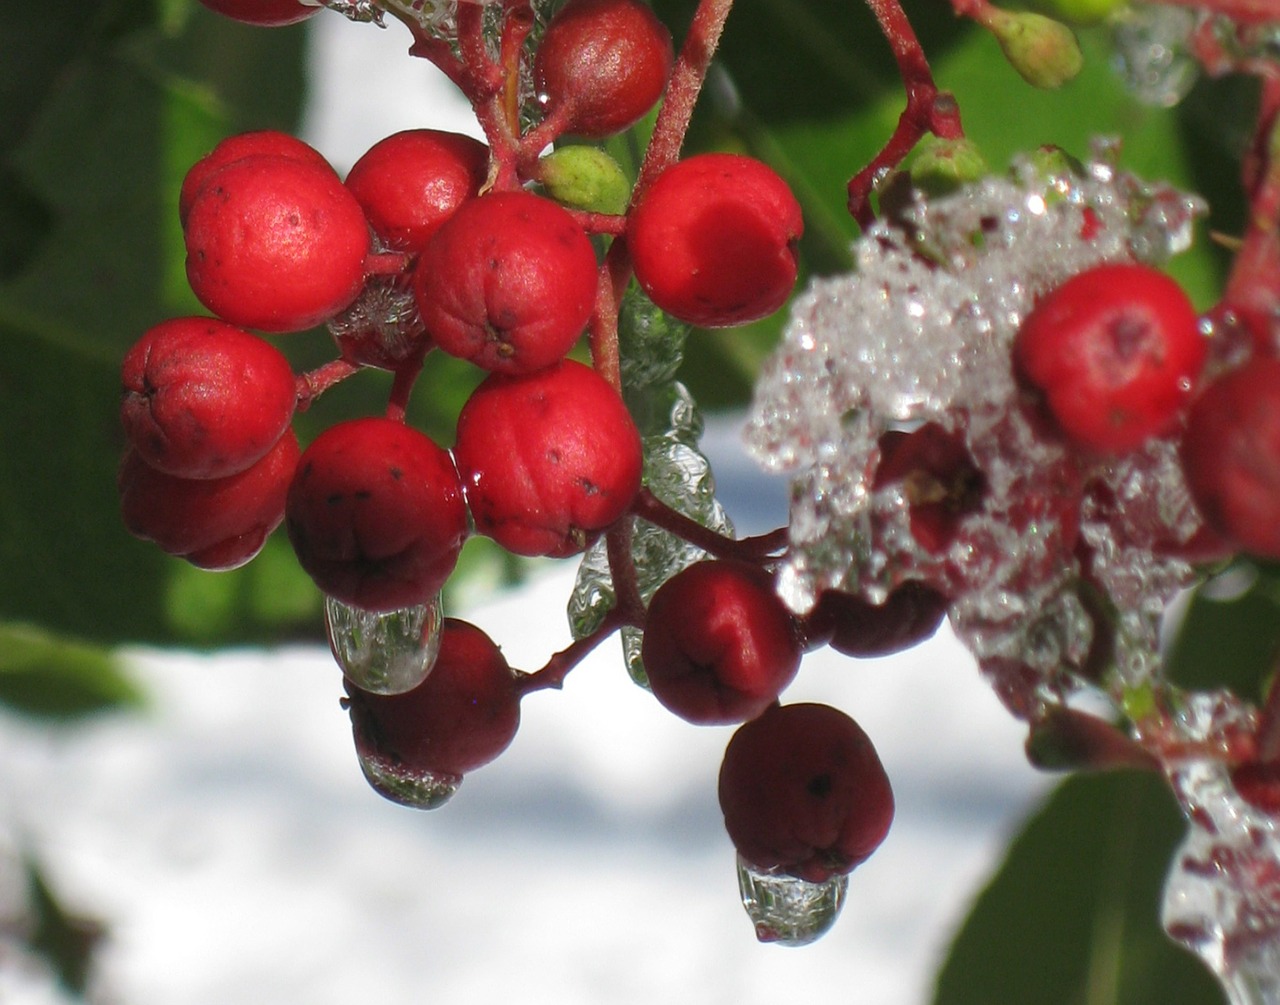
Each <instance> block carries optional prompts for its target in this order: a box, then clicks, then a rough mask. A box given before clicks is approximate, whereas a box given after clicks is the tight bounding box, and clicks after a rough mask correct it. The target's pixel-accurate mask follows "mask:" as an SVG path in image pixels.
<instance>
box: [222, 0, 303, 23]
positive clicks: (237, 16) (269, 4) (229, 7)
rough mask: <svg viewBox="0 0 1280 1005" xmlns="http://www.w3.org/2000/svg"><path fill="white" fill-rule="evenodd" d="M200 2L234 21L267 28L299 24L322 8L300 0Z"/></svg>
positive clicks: (223, 0)
mask: <svg viewBox="0 0 1280 1005" xmlns="http://www.w3.org/2000/svg"><path fill="white" fill-rule="evenodd" d="M200 2H201V3H202V4H204V5H205V6H206V7H208V8H209V9H210V10H211V11H214V12H216V13H218V14H222V15H223V16H224V17H229V18H231V19H232V20H233V21H242V22H244V23H245V24H256V25H258V26H260V27H266V28H278V27H281V26H283V25H286V24H297V23H298V22H299V21H305V20H306V19H307V18H309V17H311V15H313V14H318V13H319V12H320V10H321V8H320V7H318V6H312V5H309V4H301V3H299V2H298V0H200Z"/></svg>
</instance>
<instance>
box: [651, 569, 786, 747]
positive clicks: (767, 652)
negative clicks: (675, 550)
mask: <svg viewBox="0 0 1280 1005" xmlns="http://www.w3.org/2000/svg"><path fill="white" fill-rule="evenodd" d="M641 659H642V661H643V663H644V670H645V674H646V675H647V676H648V678H649V686H650V688H651V689H652V690H653V695H654V697H655V698H657V699H658V701H659V702H661V703H662V705H663V706H664V707H665V708H667V709H668V710H670V711H672V712H674V713H675V714H676V715H678V716H680V717H681V718H682V719H685V720H687V721H688V722H693V723H697V724H700V725H724V724H727V723H735V722H745V721H746V720H747V719H753V718H755V717H756V716H757V715H759V714H760V713H761V712H763V711H764V710H765V709H766V708H768V707H769V706H770V705H771V704H773V702H775V701H776V700H777V698H778V695H779V694H781V693H782V690H783V689H784V688H785V687H786V686H787V685H788V684H790V683H791V681H792V680H793V679H794V677H795V675H796V671H797V670H799V668H800V638H799V634H798V631H797V627H796V623H795V619H794V618H793V617H792V616H791V613H790V612H789V611H788V610H787V608H786V607H785V605H784V604H783V603H782V601H781V600H780V599H779V598H778V595H777V594H776V593H775V592H774V589H773V578H772V577H771V576H770V575H769V573H767V572H765V571H764V570H763V569H761V568H760V567H759V566H757V565H750V564H747V563H745V562H733V561H723V560H707V561H702V562H696V563H694V564H693V565H691V566H689V567H688V568H686V569H683V570H681V571H680V572H677V573H676V574H675V575H674V576H672V577H671V578H670V579H668V580H667V581H666V582H665V583H663V584H662V586H660V587H659V588H658V590H657V592H656V593H654V595H653V599H652V600H651V601H650V603H649V612H648V615H647V617H646V618H645V629H644V641H643V643H642V646H641Z"/></svg>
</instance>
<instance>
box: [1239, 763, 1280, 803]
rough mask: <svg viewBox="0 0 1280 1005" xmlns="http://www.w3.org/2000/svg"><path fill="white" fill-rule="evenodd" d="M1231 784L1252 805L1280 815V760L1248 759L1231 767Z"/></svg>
mask: <svg viewBox="0 0 1280 1005" xmlns="http://www.w3.org/2000/svg"><path fill="white" fill-rule="evenodd" d="M1231 784H1232V785H1234V786H1235V789H1236V792H1238V793H1239V794H1240V798H1241V799H1243V800H1244V801H1245V802H1247V803H1248V804H1249V805H1250V806H1253V807H1255V808H1257V809H1260V810H1262V812H1264V813H1269V814H1271V815H1272V816H1280V762H1276V761H1246V762H1245V763H1244V764H1239V765H1237V766H1236V767H1234V768H1232V769H1231Z"/></svg>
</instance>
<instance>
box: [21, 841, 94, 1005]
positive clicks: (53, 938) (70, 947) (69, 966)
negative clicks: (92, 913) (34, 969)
mask: <svg viewBox="0 0 1280 1005" xmlns="http://www.w3.org/2000/svg"><path fill="white" fill-rule="evenodd" d="M24 865H25V871H26V877H27V899H28V905H29V907H28V910H29V914H30V918H29V919H28V924H29V925H30V929H29V935H28V936H27V944H28V945H29V946H30V948H31V949H32V951H33V952H35V953H37V954H38V955H40V956H41V957H43V958H44V960H45V961H46V962H47V963H48V965H49V967H50V969H52V971H53V973H54V974H55V975H56V977H57V979H58V983H59V984H61V985H62V987H63V988H65V989H66V990H67V991H69V992H71V993H72V994H74V995H76V996H77V997H83V996H84V994H85V992H86V991H87V990H88V985H89V977H90V973H91V970H92V967H93V963H94V954H95V953H96V952H97V949H98V947H99V946H100V945H101V944H102V940H103V938H104V937H105V936H106V934H107V928H106V926H105V925H104V924H103V923H102V922H100V921H99V920H98V919H96V918H89V917H85V916H84V915H79V914H73V913H72V912H71V911H70V910H68V909H67V908H66V907H65V906H64V905H63V904H62V903H61V901H60V900H59V899H58V897H57V896H56V895H55V893H54V890H53V888H52V887H51V886H50V885H49V882H48V880H47V879H46V878H45V875H44V871H43V870H42V869H41V868H40V866H39V865H38V864H37V863H36V862H35V861H34V860H33V859H32V858H30V857H28V858H27V859H26V861H25V863H24Z"/></svg>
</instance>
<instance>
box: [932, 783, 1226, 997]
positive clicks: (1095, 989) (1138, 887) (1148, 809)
mask: <svg viewBox="0 0 1280 1005" xmlns="http://www.w3.org/2000/svg"><path fill="white" fill-rule="evenodd" d="M1182 833H1183V821H1182V818H1181V816H1180V815H1179V814H1178V811H1177V809H1176V807H1175V805H1174V803H1173V799H1172V797H1171V796H1170V794H1169V791H1168V788H1167V786H1166V785H1165V784H1164V782H1163V780H1162V779H1161V778H1160V777H1159V776H1157V775H1146V774H1132V773H1121V772H1115V773H1110V774H1099V775H1078V776H1075V777H1073V778H1071V779H1069V780H1068V781H1066V782H1064V783H1063V784H1062V785H1061V786H1059V788H1058V789H1057V790H1056V791H1055V792H1054V793H1053V795H1052V796H1051V797H1050V798H1049V800H1048V801H1047V802H1046V803H1045V805H1044V806H1043V807H1042V808H1041V809H1040V810H1039V811H1038V812H1037V813H1036V814H1035V815H1034V816H1033V817H1032V818H1031V819H1030V821H1029V822H1028V823H1027V825H1026V827H1025V828H1024V830H1023V831H1022V833H1021V834H1019V835H1018V837H1017V838H1016V839H1015V840H1014V842H1013V844H1012V845H1011V847H1010V848H1009V852H1008V856H1007V857H1006V859H1005V861H1004V863H1003V864H1002V866H1001V867H1000V870H999V872H998V873H997V874H996V875H995V877H994V878H993V879H992V881H991V883H990V885H989V886H988V887H987V888H986V889H985V890H984V891H983V892H982V894H981V896H980V897H979V898H978V901H977V903H976V904H975V905H974V907H973V910H972V912H971V913H970V915H969V917H968V919H967V920H966V922H965V924H964V927H963V928H962V929H961V931H960V933H959V934H958V935H957V936H956V939H955V941H954V942H953V943H952V946H951V949H950V952H949V954H948V956H947V959H946V962H945V963H944V965H943V967H942V970H941V972H940V974H939V976H938V983H937V988H936V993H935V997H934V999H933V1001H934V1005H1030V1003H1035V1005H1169V1003H1171V1002H1177V1003H1178V1005H1210V1003H1214V1005H1221V1003H1222V1002H1223V995H1222V992H1221V990H1220V989H1219V987H1218V985H1217V983H1216V981H1214V980H1213V978H1212V977H1211V976H1210V974H1209V971H1208V970H1207V969H1205V968H1204V967H1203V966H1202V965H1201V963H1200V962H1199V960H1197V959H1196V958H1195V957H1193V956H1192V955H1191V954H1190V953H1188V952H1186V951H1185V950H1183V949H1182V948H1181V947H1179V946H1177V945H1175V944H1174V943H1173V942H1172V941H1170V940H1169V939H1168V938H1167V937H1166V936H1165V935H1164V933H1163V932H1162V931H1161V929H1160V926H1159V922H1158V918H1159V913H1160V897H1161V889H1162V886H1163V882H1164V875H1165V872H1166V871H1167V869H1168V864H1169V862H1170V860H1171V857H1172V854H1173V850H1174V848H1175V846H1176V845H1177V843H1178V842H1179V841H1180V840H1181V837H1182Z"/></svg>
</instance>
